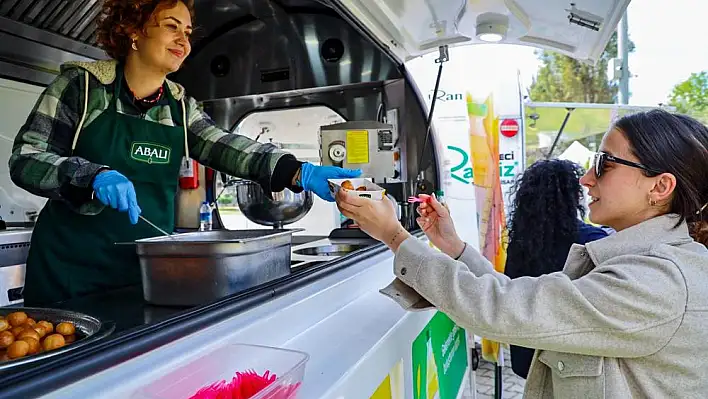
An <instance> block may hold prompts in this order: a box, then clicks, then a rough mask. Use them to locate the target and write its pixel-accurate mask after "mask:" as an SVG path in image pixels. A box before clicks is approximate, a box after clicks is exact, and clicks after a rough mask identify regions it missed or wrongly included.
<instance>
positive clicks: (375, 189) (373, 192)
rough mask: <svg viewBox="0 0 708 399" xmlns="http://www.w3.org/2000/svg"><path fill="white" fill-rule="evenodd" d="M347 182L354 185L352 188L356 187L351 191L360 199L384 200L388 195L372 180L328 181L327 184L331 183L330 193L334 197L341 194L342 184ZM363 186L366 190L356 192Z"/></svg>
mask: <svg viewBox="0 0 708 399" xmlns="http://www.w3.org/2000/svg"><path fill="white" fill-rule="evenodd" d="M347 180H349V181H350V182H351V183H352V186H354V190H349V191H350V192H351V193H354V194H355V195H357V196H359V197H364V198H371V199H373V200H382V199H383V197H384V196H385V195H386V190H385V189H384V188H383V187H380V186H378V185H376V184H374V183H373V182H372V181H371V179H362V178H356V179H328V180H327V182H328V183H329V191H330V193H332V196H333V197H335V196H336V195H337V193H338V192H339V189H340V188H342V183H344V182H345V181H347ZM361 186H364V187H366V190H365V191H358V190H356V188H358V187H361Z"/></svg>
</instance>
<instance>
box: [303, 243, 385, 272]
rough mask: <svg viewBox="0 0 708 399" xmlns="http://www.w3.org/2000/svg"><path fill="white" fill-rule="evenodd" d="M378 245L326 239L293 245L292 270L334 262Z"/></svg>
mask: <svg viewBox="0 0 708 399" xmlns="http://www.w3.org/2000/svg"><path fill="white" fill-rule="evenodd" d="M377 243H378V241H376V240H370V239H353V238H342V239H331V238H326V237H325V238H322V239H320V240H316V241H311V242H307V243H304V244H300V245H293V247H292V258H291V261H290V262H291V269H292V270H297V269H301V268H304V267H310V266H315V265H318V264H321V263H324V262H329V261H333V260H335V259H338V258H340V257H342V256H345V255H349V254H351V253H353V252H355V251H359V250H363V249H365V248H367V247H369V246H372V245H375V244H377Z"/></svg>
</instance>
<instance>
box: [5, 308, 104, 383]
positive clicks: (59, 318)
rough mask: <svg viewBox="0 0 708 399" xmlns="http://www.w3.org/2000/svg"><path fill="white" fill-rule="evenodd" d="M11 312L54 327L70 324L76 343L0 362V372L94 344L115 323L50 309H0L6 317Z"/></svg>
mask: <svg viewBox="0 0 708 399" xmlns="http://www.w3.org/2000/svg"><path fill="white" fill-rule="evenodd" d="M12 312H25V313H27V316H29V317H30V318H32V319H34V320H35V321H40V320H46V321H48V322H50V323H52V324H54V326H55V327H56V325H57V324H59V323H61V322H71V323H73V324H74V325H75V326H76V335H77V337H76V341H74V342H73V343H71V344H69V345H66V346H64V347H62V348H59V349H55V350H53V351H49V352H42V353H38V354H36V355H30V356H25V357H22V358H19V359H14V360H8V361H5V362H2V361H0V371H2V370H8V369H11V368H15V367H19V366H23V365H26V364H29V363H36V362H40V361H42V360H45V359H48V358H50V357H55V356H59V355H61V354H64V353H67V352H70V351H72V350H74V349H77V348H80V347H82V346H84V345H87V344H90V343H91V342H95V341H97V340H99V339H101V338H104V337H106V336H108V335H109V334H110V333H112V332H113V330H114V329H115V323H113V322H110V323H105V322H102V321H101V320H99V319H97V318H95V317H92V316H89V315H86V314H83V313H78V312H71V311H68V310H60V309H50V308H26V307H14V306H13V307H9V306H8V307H0V315H3V316H6V315H8V314H10V313H12Z"/></svg>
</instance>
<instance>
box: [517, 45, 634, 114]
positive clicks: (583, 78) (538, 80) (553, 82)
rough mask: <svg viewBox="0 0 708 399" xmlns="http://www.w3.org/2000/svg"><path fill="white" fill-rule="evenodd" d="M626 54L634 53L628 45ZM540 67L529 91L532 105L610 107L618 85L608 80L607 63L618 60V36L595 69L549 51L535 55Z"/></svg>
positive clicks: (606, 49)
mask: <svg viewBox="0 0 708 399" xmlns="http://www.w3.org/2000/svg"><path fill="white" fill-rule="evenodd" d="M629 51H630V52H632V51H634V44H633V43H632V42H630V44H629ZM537 54H538V55H539V59H540V60H541V63H542V66H541V68H540V69H539V71H538V74H537V76H536V77H535V78H534V80H533V82H532V84H531V87H530V96H531V100H532V101H537V102H546V101H547V102H581V103H602V104H612V103H615V102H616V99H617V85H616V84H615V83H614V82H610V81H609V80H608V76H607V66H608V63H609V61H610V60H611V59H612V58H614V57H616V56H617V32H615V33H614V34H613V35H612V37H611V38H610V41H609V42H608V43H607V47H606V48H605V51H604V53H603V54H602V57H601V58H600V59H599V60H598V62H597V63H596V64H595V65H588V64H585V63H582V62H580V61H578V60H576V59H574V58H571V57H568V56H565V55H562V54H558V53H556V52H552V51H542V52H539V53H537Z"/></svg>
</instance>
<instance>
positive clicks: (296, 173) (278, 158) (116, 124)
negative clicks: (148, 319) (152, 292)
mask: <svg viewBox="0 0 708 399" xmlns="http://www.w3.org/2000/svg"><path fill="white" fill-rule="evenodd" d="M193 13H194V5H193V1H191V0H190V1H186V0H106V1H104V2H103V9H102V15H101V18H100V20H99V22H98V41H99V43H100V45H101V46H102V47H103V48H104V49H105V50H106V52H107V53H108V55H109V56H111V57H112V58H113V59H112V60H110V61H98V62H90V63H72V64H66V65H62V68H61V74H60V75H59V76H58V77H57V78H56V79H55V80H54V82H52V83H51V84H50V85H49V86H48V87H47V88H46V90H45V91H44V92H43V93H42V95H41V96H40V98H39V100H38V101H37V104H36V106H35V108H34V110H33V111H32V113H31V114H30V115H29V117H28V118H27V122H26V123H25V124H24V126H23V127H22V128H21V130H20V132H19V133H18V134H17V137H16V139H15V143H14V146H13V152H12V156H11V158H10V162H9V164H10V174H11V178H12V181H13V182H14V183H15V184H17V185H18V186H20V187H22V188H24V189H25V190H27V191H29V192H31V193H33V194H36V195H39V196H43V197H47V198H49V201H48V202H47V204H46V206H45V207H44V209H42V211H41V213H40V215H39V217H38V220H37V223H36V226H35V228H34V231H33V233H32V242H31V246H30V251H29V257H28V260H27V269H26V277H25V288H24V299H25V304H27V305H45V304H48V303H51V302H56V301H60V300H64V299H68V298H72V297H77V296H82V295H87V294H91V293H94V292H99V291H103V290H107V289H111V288H116V287H121V286H127V285H134V284H139V283H140V270H139V264H138V259H137V256H136V254H135V249H134V248H130V247H125V246H116V245H114V244H115V243H116V242H126V241H127V242H130V241H134V240H136V239H140V238H144V237H148V236H153V235H155V234H154V230H153V228H152V227H151V226H149V225H147V224H146V223H139V224H138V216H139V215H141V214H142V215H145V217H146V218H147V219H148V220H150V221H152V222H153V223H155V224H157V225H158V226H160V227H161V228H162V229H164V230H167V231H172V230H173V229H174V214H175V200H174V198H175V193H176V189H177V182H178V178H179V170H180V164H181V162H182V160H183V158H184V157H191V158H193V159H195V160H197V161H199V162H200V163H202V164H204V165H206V166H208V167H211V168H214V169H216V170H219V171H223V172H226V173H228V174H230V175H233V176H237V177H242V178H247V179H250V180H254V181H257V182H259V183H260V184H261V186H263V188H264V190H265V191H266V192H270V191H281V190H283V189H285V188H290V189H292V190H295V191H301V190H302V189H305V190H311V191H313V192H315V193H316V194H317V195H318V196H320V197H322V198H325V199H327V200H330V201H333V200H334V199H333V198H331V195H330V194H329V188H328V187H327V179H328V178H338V177H355V176H358V175H359V172H358V171H350V170H344V169H339V168H331V167H317V166H313V165H311V164H308V163H304V164H303V163H300V162H298V161H297V160H296V159H295V157H293V156H292V155H289V154H286V153H284V152H280V151H278V150H277V149H276V147H275V146H273V145H270V144H260V143H257V142H255V141H253V140H250V139H248V138H246V137H244V136H239V135H236V134H230V133H228V132H225V131H222V130H221V129H219V128H218V127H216V126H215V125H214V122H212V120H211V119H210V118H209V116H207V115H206V114H205V113H203V112H202V111H200V110H199V108H198V106H197V103H196V101H195V100H194V99H193V98H190V97H187V96H186V94H185V91H184V89H183V88H182V87H181V86H180V85H178V84H176V83H174V82H171V81H169V80H167V78H166V77H167V75H168V74H170V73H172V72H175V71H177V70H178V69H179V68H180V66H181V65H182V62H183V61H184V59H185V58H186V57H187V56H188V55H189V52H190V49H191V46H190V41H189V38H190V35H191V34H192V16H193ZM104 208H105V209H104ZM125 212H127V216H126V215H125ZM195 212H197V210H196V209H195Z"/></svg>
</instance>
